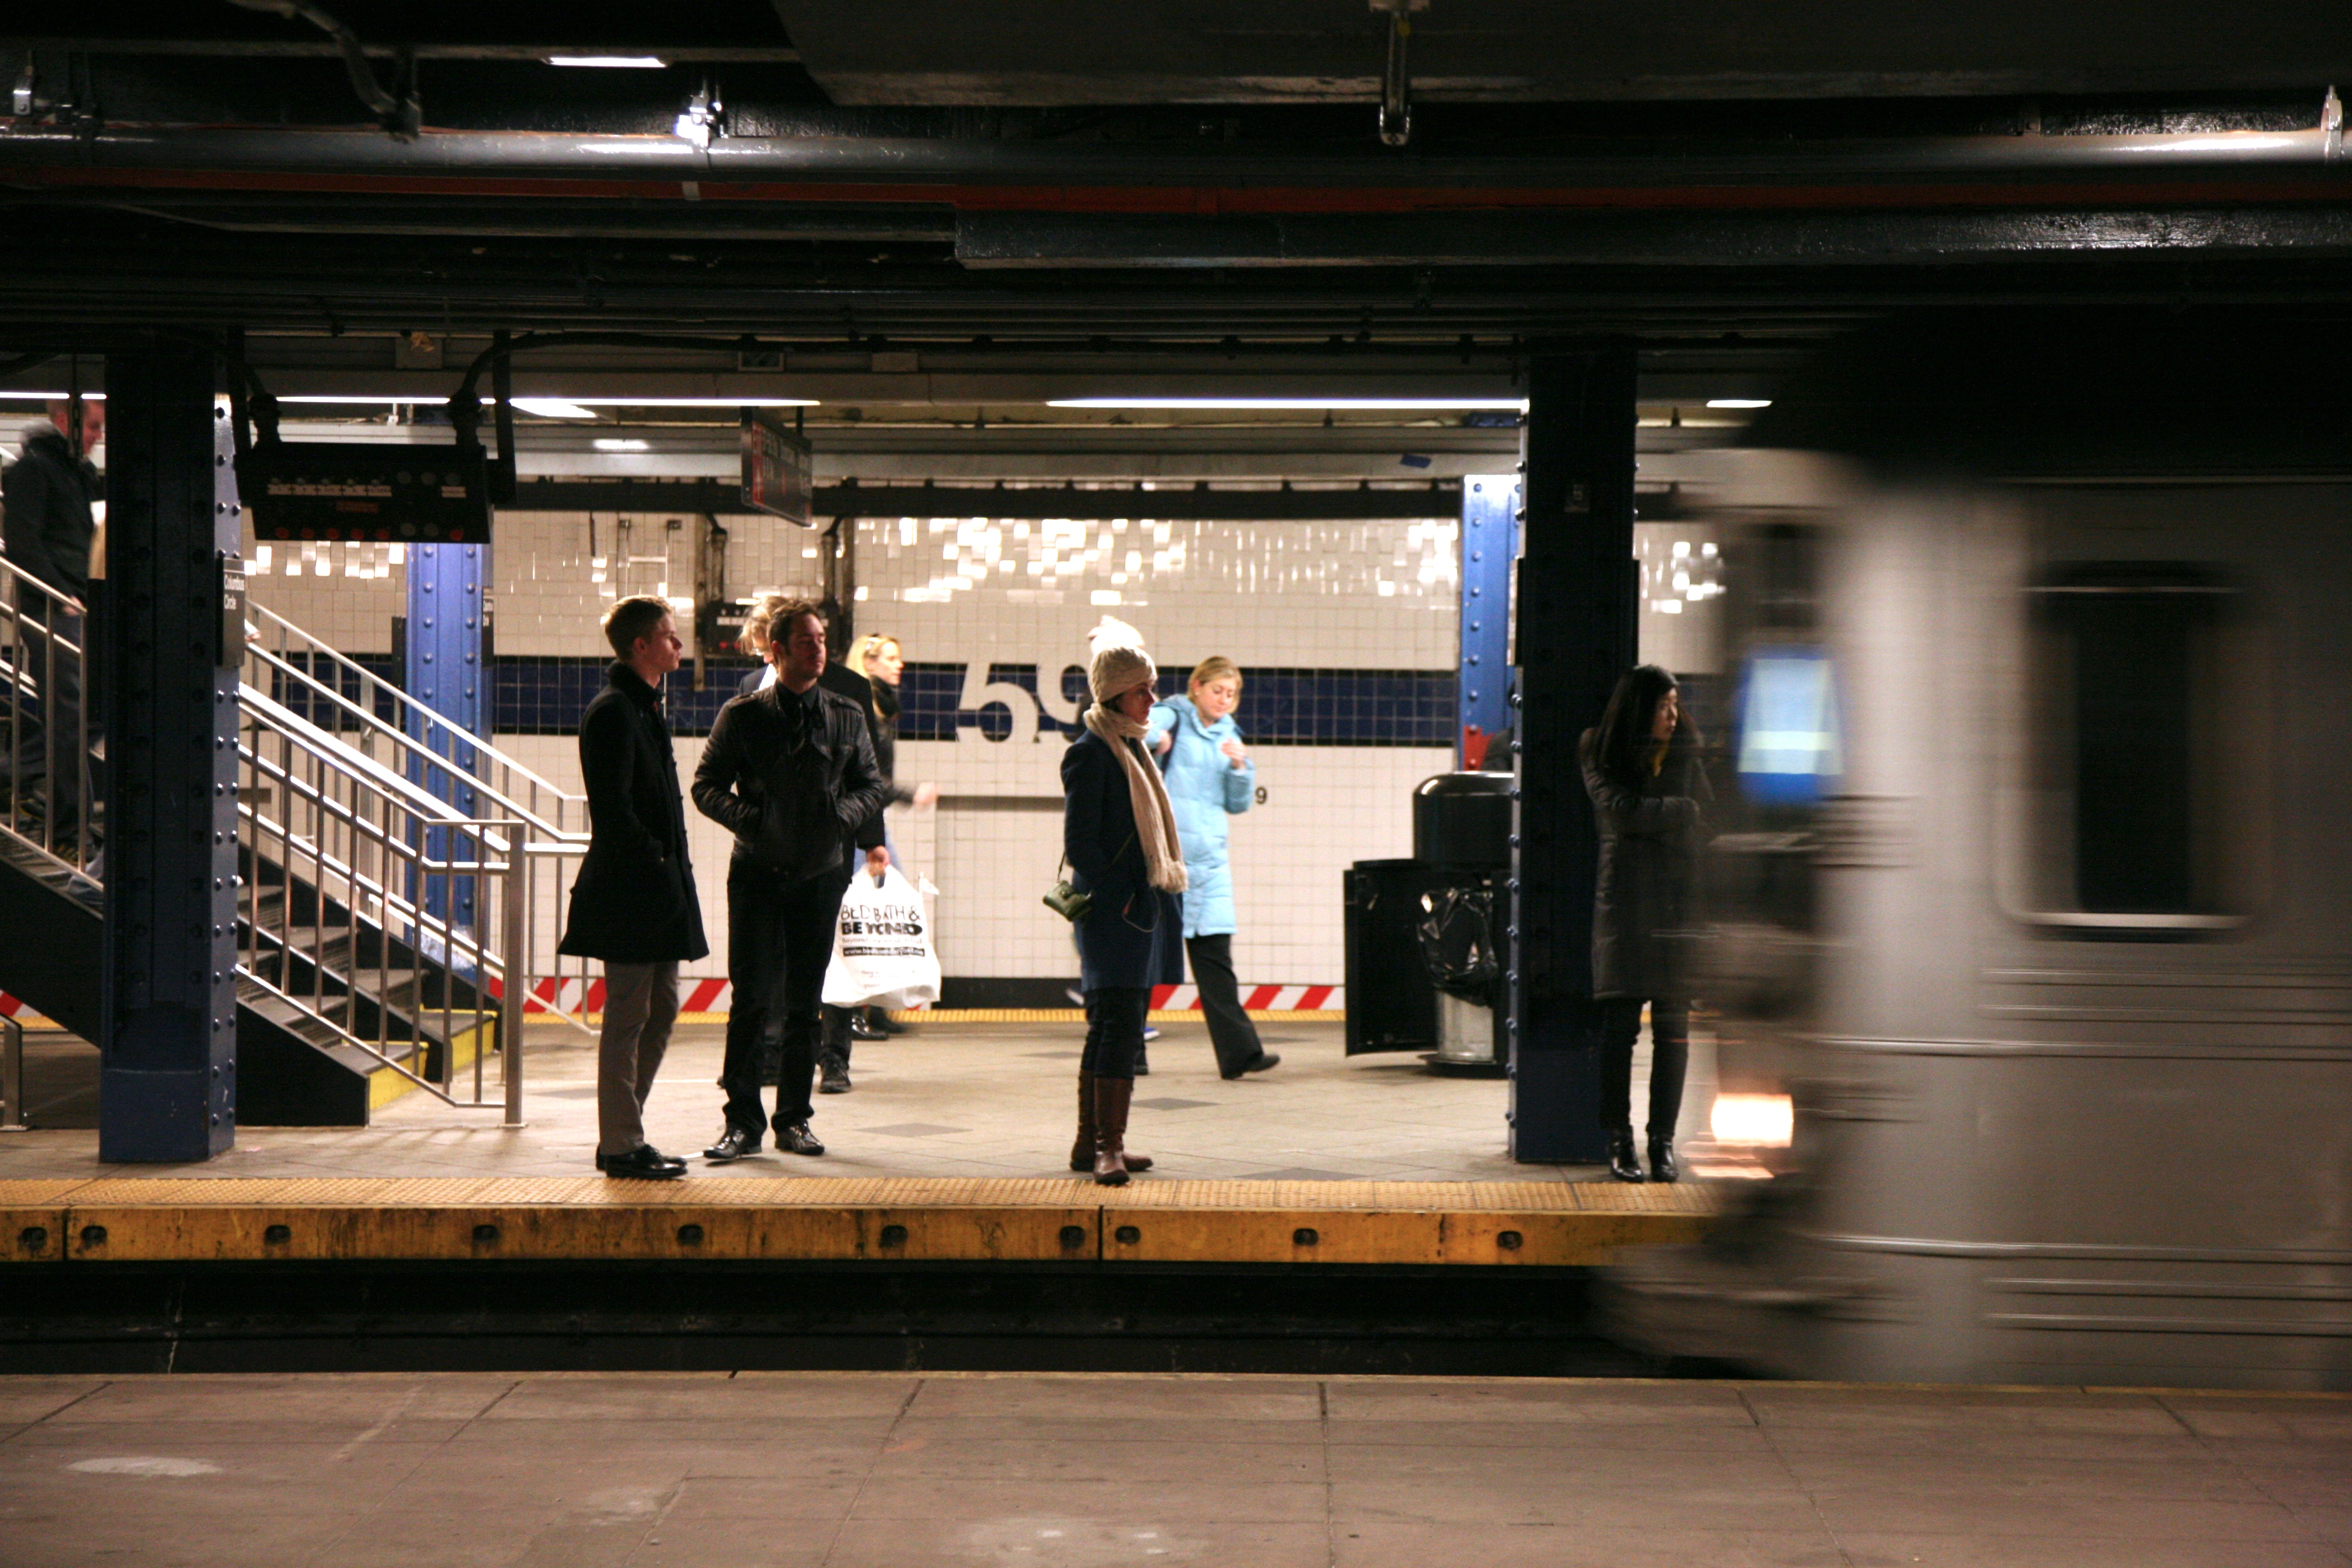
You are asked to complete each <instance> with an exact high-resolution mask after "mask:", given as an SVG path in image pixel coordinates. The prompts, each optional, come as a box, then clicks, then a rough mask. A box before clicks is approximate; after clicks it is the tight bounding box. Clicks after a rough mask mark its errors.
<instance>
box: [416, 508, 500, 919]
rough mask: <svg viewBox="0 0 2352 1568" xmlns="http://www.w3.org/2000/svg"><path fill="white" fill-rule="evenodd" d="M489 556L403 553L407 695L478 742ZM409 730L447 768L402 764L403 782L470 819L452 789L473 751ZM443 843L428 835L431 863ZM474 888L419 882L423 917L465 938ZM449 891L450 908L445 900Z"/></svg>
mask: <svg viewBox="0 0 2352 1568" xmlns="http://www.w3.org/2000/svg"><path fill="white" fill-rule="evenodd" d="M489 553H490V552H489V550H488V547H487V546H485V545H479V544H417V545H411V546H410V547H409V552H408V668H407V670H406V672H405V674H406V681H407V687H408V694H409V695H410V696H411V697H414V698H415V699H416V700H417V701H419V702H421V703H423V704H424V705H425V707H427V708H429V709H431V710H433V711H434V712H436V713H438V714H440V715H441V717H443V718H444V719H446V720H448V721H449V722H450V723H452V724H455V725H456V726H457V728H458V729H459V730H461V731H465V732H466V733H467V734H471V735H478V734H481V733H482V732H483V731H484V730H485V728H486V727H487V726H486V721H487V719H488V714H487V713H486V712H485V709H486V707H487V704H488V696H489V683H488V679H487V678H486V674H485V672H484V669H483V667H482V640H483V639H482V616H483V593H484V584H485V582H486V580H487V579H488V575H489ZM414 726H415V729H416V730H417V731H419V733H418V739H420V740H425V741H427V742H428V744H429V745H430V746H431V749H432V751H433V752H434V753H435V755H436V756H440V757H446V758H447V759H448V760H449V762H450V763H451V764H452V765H451V767H449V768H443V767H440V766H437V765H434V764H432V763H427V762H426V761H425V759H423V758H421V757H420V758H417V759H415V761H413V762H412V763H411V764H410V767H409V776H410V778H411V779H412V780H413V781H414V782H415V783H416V784H422V785H423V786H424V787H425V789H426V790H428V791H430V792H431V793H432V794H433V795H436V796H437V797H438V798H440V799H442V800H446V801H447V802H448V803H449V804H450V805H453V806H455V807H456V808H457V812H458V814H459V815H460V816H473V815H474V805H475V800H474V792H473V790H472V789H471V788H470V787H467V785H465V784H462V783H460V782H459V781H460V779H461V778H462V777H464V776H467V775H470V774H471V773H472V772H473V770H474V766H475V757H474V754H473V748H472V747H470V746H463V745H457V744H455V743H453V742H451V740H450V738H449V736H448V734H447V733H446V731H434V732H433V733H431V734H430V735H429V736H428V735H426V734H425V732H424V731H425V722H424V721H423V720H421V719H419V720H416V721H414ZM447 837H448V836H447V835H446V834H445V833H442V832H439V831H437V830H436V832H435V833H434V834H432V835H431V842H430V844H429V846H428V847H429V848H430V850H431V853H432V857H433V858H434V859H436V860H446V859H447V858H449V850H450V845H449V844H448V842H447ZM457 848H458V850H459V851H460V853H461V854H462V855H463V856H464V857H466V858H470V857H471V856H472V853H473V848H474V847H473V845H472V844H471V841H470V840H468V841H467V843H464V844H460V845H458V846H457ZM476 880H477V879H474V878H471V877H458V878H454V879H451V878H442V877H430V878H427V879H425V886H424V889H423V895H424V896H423V899H422V903H423V906H424V908H425V911H426V912H427V913H429V914H433V915H437V916H441V917H444V918H446V919H447V920H448V921H450V923H451V924H453V925H456V926H459V927H462V928H464V929H467V930H471V929H472V928H473V925H474V916H475V886H474V885H475V881H476ZM453 883H454V886H455V888H456V891H457V897H456V899H455V900H451V898H450V896H449V894H450V888H451V886H452V885H453ZM453 902H454V906H455V907H451V906H452V904H453Z"/></svg>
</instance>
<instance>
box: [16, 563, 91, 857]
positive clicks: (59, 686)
mask: <svg viewBox="0 0 2352 1568" xmlns="http://www.w3.org/2000/svg"><path fill="white" fill-rule="evenodd" d="M18 604H19V606H20V608H21V610H22V615H21V616H20V618H19V619H18V620H17V622H16V635H17V648H16V657H17V659H18V662H19V663H20V665H21V666H22V668H23V669H24V672H25V674H26V676H28V677H30V678H31V680H32V683H33V686H34V689H36V690H37V692H38V693H39V707H38V709H37V710H35V709H34V708H33V707H32V706H31V705H29V704H26V702H25V701H24V700H23V698H22V697H19V698H18V699H17V700H16V721H17V724H18V726H19V728H18V730H17V732H16V735H15V737H14V739H15V742H16V758H15V762H14V764H13V771H14V773H15V774H16V789H17V791H18V793H20V794H24V795H31V794H34V793H36V792H37V791H39V790H43V789H46V790H47V793H48V796H49V819H50V821H51V822H53V823H54V824H56V825H57V826H59V827H67V826H71V825H73V824H74V823H76V822H79V820H80V819H81V807H82V798H81V797H82V787H81V786H82V773H83V770H84V768H85V766H89V768H90V769H91V771H93V772H94V771H95V768H96V764H95V763H92V762H91V761H90V758H89V752H88V750H87V746H86V744H85V743H86V742H94V741H96V740H97V738H98V726H97V725H96V724H95V723H92V724H91V725H89V727H88V728H87V729H85V728H84V727H83V724H82V709H83V697H84V693H83V682H82V674H83V668H84V666H85V663H86V661H87V658H88V655H87V654H86V653H84V652H78V651H75V650H74V649H72V648H68V647H67V646H66V645H67V644H68V643H73V644H77V645H79V646H80V647H83V648H86V647H88V643H87V641H86V639H85V637H84V636H83V632H84V622H83V618H82V617H81V616H78V615H75V614H74V613H73V612H72V611H70V610H65V609H57V608H53V607H52V605H51V602H50V601H49V600H47V599H45V598H39V597H37V595H35V593H34V591H33V590H32V589H30V588H26V589H23V590H21V591H20V595H19V598H18ZM7 708H8V705H7V703H6V702H5V700H0V713H5V711H7ZM52 774H54V775H55V776H54V777H52V776H51V775H52Z"/></svg>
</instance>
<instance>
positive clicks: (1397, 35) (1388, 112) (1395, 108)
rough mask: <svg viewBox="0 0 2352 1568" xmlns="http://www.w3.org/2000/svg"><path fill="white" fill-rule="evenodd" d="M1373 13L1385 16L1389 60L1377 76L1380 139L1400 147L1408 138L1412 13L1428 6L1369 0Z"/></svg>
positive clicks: (1423, 1) (1412, 0)
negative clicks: (1408, 51)
mask: <svg viewBox="0 0 2352 1568" xmlns="http://www.w3.org/2000/svg"><path fill="white" fill-rule="evenodd" d="M1370 3H1371V7H1372V12H1373V14H1374V15H1375V16H1386V17H1387V18H1388V19H1389V63H1388V68H1387V70H1386V71H1385V72H1383V73H1382V74H1381V142H1384V143H1386V144H1387V145H1389V146H1391V147H1402V146H1403V145H1404V144H1405V143H1406V142H1410V141H1412V76H1411V74H1410V71H1409V69H1408V67H1407V63H1406V49H1407V47H1408V46H1409V45H1410V44H1411V43H1412V18H1413V17H1414V16H1419V15H1420V14H1421V13H1422V12H1423V11H1426V10H1428V9H1429V0H1370Z"/></svg>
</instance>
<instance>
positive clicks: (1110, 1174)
mask: <svg viewBox="0 0 2352 1568" xmlns="http://www.w3.org/2000/svg"><path fill="white" fill-rule="evenodd" d="M1134 1098H1135V1080H1134V1079H1131V1078H1098V1079H1095V1184H1096V1185H1097V1186H1103V1187H1123V1186H1125V1185H1127V1170H1128V1166H1127V1105H1128V1101H1129V1100H1133V1099H1134Z"/></svg>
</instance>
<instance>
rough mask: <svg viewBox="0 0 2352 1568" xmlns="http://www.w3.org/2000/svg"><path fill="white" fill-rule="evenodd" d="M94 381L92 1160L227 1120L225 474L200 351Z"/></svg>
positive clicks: (232, 1028)
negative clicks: (100, 748)
mask: <svg viewBox="0 0 2352 1568" xmlns="http://www.w3.org/2000/svg"><path fill="white" fill-rule="evenodd" d="M106 390H107V427H108V428H107V437H108V438H107V451H108V456H109V462H108V465H107V503H108V504H107V511H108V517H107V566H108V574H109V579H110V588H111V594H112V599H111V604H110V614H109V615H108V616H106V617H105V626H106V632H105V637H106V658H105V659H104V661H103V663H102V667H101V668H102V669H103V677H102V679H103V680H104V689H103V692H102V696H101V711H102V712H104V714H105V715H106V722H105V726H104V728H105V733H106V736H107V748H108V757H107V766H106V768H105V770H104V771H105V775H106V780H107V803H106V807H107V810H106V823H105V828H106V868H105V870H106V923H105V929H104V935H103V937H102V939H101V944H100V1002H99V1005H100V1014H99V1017H100V1034H101V1035H102V1036H103V1038H102V1039H101V1040H100V1042H99V1045H100V1051H101V1052H102V1066H101V1069H100V1079H99V1102H98V1143H99V1158H100V1160H102V1161H108V1162H115V1161H127V1162H158V1161H169V1162H176V1161H184V1160H203V1159H207V1158H209V1157H211V1156H212V1155H214V1154H217V1153H219V1152H222V1151H223V1150H226V1149H227V1148H228V1147H229V1145H230V1144H231V1143H232V1142H234V1141H235V1137H236V715H237V706H236V701H237V699H236V691H237V674H236V665H235V655H236V646H235V645H232V647H231V648H230V649H229V650H228V653H227V656H226V658H225V657H224V650H223V647H222V642H221V639H222V637H223V635H224V623H225V620H226V616H224V614H223V611H222V595H223V590H224V580H223V563H224V562H225V561H226V560H227V559H229V558H231V557H234V556H235V555H236V553H237V552H238V550H239V547H240V532H241V531H240V527H239V520H238V514H237V505H236V476H235V473H234V471H233V470H232V469H231V468H230V466H229V432H228V424H227V418H226V410H223V409H216V408H215V406H214V404H213V362H212V358H211V356H210V355H209V354H207V353H205V351H204V350H202V349H200V348H187V347H182V346H179V345H177V344H167V345H159V346H157V347H155V348H152V349H150V350H147V351H145V352H142V353H130V354H117V355H113V356H110V358H109V360H108V362H107V367H106ZM224 666H226V668H224Z"/></svg>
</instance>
